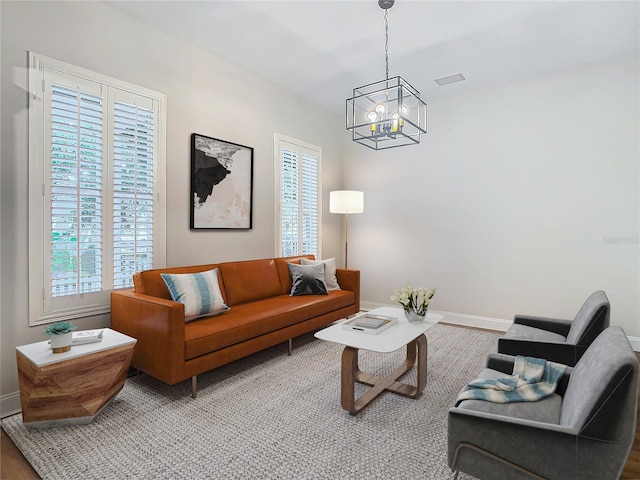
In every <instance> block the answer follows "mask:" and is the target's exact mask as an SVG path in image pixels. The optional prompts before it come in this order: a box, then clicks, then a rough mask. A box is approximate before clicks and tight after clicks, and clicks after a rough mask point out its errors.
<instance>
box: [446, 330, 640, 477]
mask: <svg viewBox="0 0 640 480" xmlns="http://www.w3.org/2000/svg"><path fill="white" fill-rule="evenodd" d="M513 360H514V358H513V357H510V356H507V355H501V354H491V355H490V356H489V357H488V359H487V368H486V369H484V370H483V371H482V372H481V373H480V376H479V378H499V377H502V376H504V374H505V373H506V374H510V373H512V371H513V370H512V369H513ZM637 402H638V359H637V358H636V356H635V353H634V352H633V350H632V348H631V345H630V344H629V341H628V340H627V338H626V336H625V333H624V331H623V330H622V329H621V328H620V327H610V328H608V329H606V330H605V331H604V332H602V333H601V334H600V335H599V336H598V338H596V339H595V340H594V341H593V343H592V344H591V346H590V347H589V349H588V350H587V351H586V352H585V354H584V355H583V356H582V358H581V359H580V361H578V363H577V365H576V366H575V368H573V369H571V371H570V372H569V373H567V374H565V376H564V377H563V379H562V380H561V382H560V384H559V386H558V390H557V392H556V393H555V394H552V395H551V396H550V397H547V398H544V399H542V400H539V401H537V402H523V403H503V404H500V403H491V402H487V401H483V400H464V401H462V402H461V403H460V405H459V406H457V407H453V408H451V409H450V410H449V426H448V458H449V466H450V467H451V469H452V470H453V471H455V472H456V476H457V471H462V472H465V473H468V474H469V475H473V476H475V477H477V478H480V479H483V480H491V479H496V480H503V479H505V478H508V479H510V480H517V479H531V478H544V479H549V480H551V479H558V480H587V479H593V480H607V479H616V480H617V479H618V478H619V476H620V473H621V472H622V470H623V468H624V465H625V462H626V459H627V457H628V455H629V452H630V450H631V447H632V444H633V438H634V435H635V428H636V421H637V418H636V416H637Z"/></svg>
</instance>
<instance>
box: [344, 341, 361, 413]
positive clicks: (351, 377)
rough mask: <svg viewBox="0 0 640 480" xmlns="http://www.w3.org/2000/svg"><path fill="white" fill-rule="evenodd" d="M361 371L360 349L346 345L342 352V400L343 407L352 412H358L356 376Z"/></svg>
mask: <svg viewBox="0 0 640 480" xmlns="http://www.w3.org/2000/svg"><path fill="white" fill-rule="evenodd" d="M359 372H360V370H359V368H358V349H357V348H352V347H345V349H344V351H343V352H342V373H341V375H340V377H341V389H340V390H341V394H340V395H341V402H342V408H344V409H345V410H348V411H349V412H350V413H357V411H356V410H355V388H354V387H355V377H356V375H357V374H358V373H359Z"/></svg>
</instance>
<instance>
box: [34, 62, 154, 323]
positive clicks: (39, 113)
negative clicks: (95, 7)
mask: <svg viewBox="0 0 640 480" xmlns="http://www.w3.org/2000/svg"><path fill="white" fill-rule="evenodd" d="M45 68H46V69H50V70H52V71H54V72H60V73H63V74H66V75H72V76H76V77H79V78H81V79H83V80H88V81H91V82H97V83H100V84H107V85H108V86H109V87H112V88H115V89H122V90H125V91H131V92H135V93H136V94H139V95H141V96H146V97H149V98H151V99H153V100H154V101H157V102H158V112H157V119H156V121H157V125H156V131H157V135H158V142H157V156H156V158H157V168H154V184H155V185H157V189H156V191H155V197H156V198H155V206H154V208H156V209H157V210H158V215H157V216H156V217H154V224H155V225H156V230H155V231H154V235H157V239H154V266H155V267H156V268H162V267H164V266H165V264H166V180H165V179H166V96H165V95H164V94H162V93H159V92H155V91H153V90H149V89H147V88H144V87H139V86H137V85H134V84H131V83H128V82H124V81H122V80H118V79H115V78H112V77H109V76H106V75H102V74H99V73H95V72H92V71H90V70H86V69H84V68H81V67H76V66H74V65H70V64H67V63H65V62H62V61H59V60H55V59H53V58H49V57H46V56H44V55H40V54H37V53H34V52H29V75H28V77H29V79H28V80H29V105H28V137H29V138H28V145H29V150H28V171H29V184H28V185H29V190H28V202H29V205H28V212H29V233H28V257H29V259H28V263H29V276H28V278H29V291H28V293H29V315H28V318H29V326H36V325H42V324H45V323H50V322H54V321H58V320H69V319H74V318H81V317H86V316H91V315H99V314H105V313H109V312H110V310H111V304H110V300H109V295H108V293H109V292H110V291H111V289H106V290H102V293H103V295H102V296H103V297H106V300H102V301H100V302H95V303H89V304H85V305H81V306H74V307H69V308H62V309H58V310H51V311H46V309H45V298H46V297H47V295H48V296H49V297H50V296H51V295H50V293H49V294H47V292H46V289H47V288H48V286H47V285H46V281H45V279H46V274H45V255H46V254H45V249H46V248H47V243H46V242H47V239H46V238H45V237H46V235H45V233H46V231H47V228H46V227H45V223H46V222H47V221H49V220H48V219H49V218H50V217H49V216H48V215H47V214H46V213H45V210H44V206H45V205H46V201H47V200H46V198H47V197H46V196H45V188H46V185H47V184H48V181H47V179H46V175H45V172H46V161H47V160H46V158H47V155H46V153H45V146H46V135H47V132H45V111H44V109H45V101H44V97H43V91H44V75H45ZM107 105H108V104H107ZM105 168H107V171H108V172H111V173H112V170H111V163H110V162H108V163H107V165H106V166H105ZM110 211H111V210H110V209H109V212H110ZM156 240H157V241H156ZM108 268H109V269H111V268H112V267H111V266H109V267H108ZM89 295H95V294H86V296H89ZM84 296H85V295H83V294H79V295H78V297H80V298H82V297H84Z"/></svg>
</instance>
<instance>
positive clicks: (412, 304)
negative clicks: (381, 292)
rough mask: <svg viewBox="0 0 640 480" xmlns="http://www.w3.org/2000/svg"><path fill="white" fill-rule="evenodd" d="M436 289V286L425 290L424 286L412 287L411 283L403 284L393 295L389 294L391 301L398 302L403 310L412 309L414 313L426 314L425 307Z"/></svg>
mask: <svg viewBox="0 0 640 480" xmlns="http://www.w3.org/2000/svg"><path fill="white" fill-rule="evenodd" d="M436 290H437V289H436V288H432V289H431V290H427V289H426V288H424V287H418V288H412V287H411V285H405V286H404V287H402V288H400V289H396V291H395V292H394V295H392V296H391V301H392V302H397V303H399V304H400V305H402V306H403V307H404V309H405V310H412V311H414V312H415V313H416V314H418V315H420V316H423V315H426V313H427V307H428V306H429V304H430V303H431V300H432V299H433V296H434V295H435V293H436Z"/></svg>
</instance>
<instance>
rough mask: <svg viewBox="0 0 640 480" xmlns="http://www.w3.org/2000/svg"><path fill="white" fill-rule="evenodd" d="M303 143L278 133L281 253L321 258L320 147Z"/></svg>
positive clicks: (283, 254)
mask: <svg viewBox="0 0 640 480" xmlns="http://www.w3.org/2000/svg"><path fill="white" fill-rule="evenodd" d="M291 140H293V139H291ZM294 142H295V143H294ZM301 143H302V142H297V141H295V140H293V141H291V142H289V141H286V140H283V139H282V138H280V137H279V136H277V135H276V144H277V154H278V155H279V187H280V197H279V198H280V204H279V210H280V218H279V221H280V231H279V234H280V235H279V242H280V251H279V254H280V255H281V256H285V257H287V256H294V255H303V254H313V255H315V256H316V257H318V256H319V255H320V234H321V232H320V225H321V215H320V214H321V208H322V204H321V195H320V193H321V185H320V178H321V177H320V149H319V147H315V149H313V148H310V147H313V146H309V145H301Z"/></svg>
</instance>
